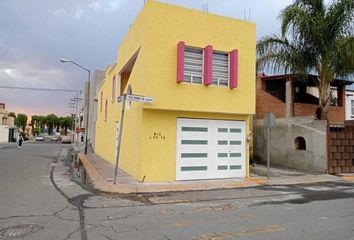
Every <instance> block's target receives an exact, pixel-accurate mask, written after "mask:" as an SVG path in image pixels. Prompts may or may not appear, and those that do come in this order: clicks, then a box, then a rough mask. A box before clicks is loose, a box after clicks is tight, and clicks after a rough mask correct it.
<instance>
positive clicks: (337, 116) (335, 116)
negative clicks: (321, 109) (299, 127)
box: [294, 103, 345, 123]
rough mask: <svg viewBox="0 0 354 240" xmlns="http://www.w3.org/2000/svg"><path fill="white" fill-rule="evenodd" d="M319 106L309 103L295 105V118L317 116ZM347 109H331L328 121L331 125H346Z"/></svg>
mask: <svg viewBox="0 0 354 240" xmlns="http://www.w3.org/2000/svg"><path fill="white" fill-rule="evenodd" d="M317 108H318V106H317V105H314V104H307V103H295V104H294V115H295V117H304V116H315V112H316V109H317ZM344 120H345V109H344V107H330V108H329V111H328V121H329V122H330V123H344Z"/></svg>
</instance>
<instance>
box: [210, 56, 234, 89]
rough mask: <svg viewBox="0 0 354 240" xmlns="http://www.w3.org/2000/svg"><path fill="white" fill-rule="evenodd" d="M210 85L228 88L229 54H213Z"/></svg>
mask: <svg viewBox="0 0 354 240" xmlns="http://www.w3.org/2000/svg"><path fill="white" fill-rule="evenodd" d="M212 66H213V67H212V69H213V70H212V74H213V81H212V83H211V84H212V85H217V86H229V76H230V74H229V54H227V53H222V52H213V65H212Z"/></svg>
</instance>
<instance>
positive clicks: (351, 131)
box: [328, 125, 354, 174]
mask: <svg viewBox="0 0 354 240" xmlns="http://www.w3.org/2000/svg"><path fill="white" fill-rule="evenodd" d="M328 173H335V174H338V173H354V126H345V127H344V125H342V127H336V128H330V129H329V130H328Z"/></svg>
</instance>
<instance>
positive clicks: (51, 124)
mask: <svg viewBox="0 0 354 240" xmlns="http://www.w3.org/2000/svg"><path fill="white" fill-rule="evenodd" d="M44 122H45V124H46V125H47V127H48V134H49V135H52V133H53V129H54V128H55V127H57V125H56V124H57V122H58V117H57V116H56V115H55V114H49V115H47V116H45V118H44Z"/></svg>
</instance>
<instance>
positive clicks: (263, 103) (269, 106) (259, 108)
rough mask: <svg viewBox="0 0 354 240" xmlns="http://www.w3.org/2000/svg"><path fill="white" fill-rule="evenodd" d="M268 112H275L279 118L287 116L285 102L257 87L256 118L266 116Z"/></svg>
mask: <svg viewBox="0 0 354 240" xmlns="http://www.w3.org/2000/svg"><path fill="white" fill-rule="evenodd" d="M267 112H273V113H274V115H275V116H276V117H277V118H284V117H285V103H284V102H282V101H280V100H279V99H278V98H276V97H274V96H272V95H271V94H269V93H267V92H266V91H264V90H262V89H260V88H257V92H256V118H257V119H262V118H264V116H265V114H266V113H267Z"/></svg>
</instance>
